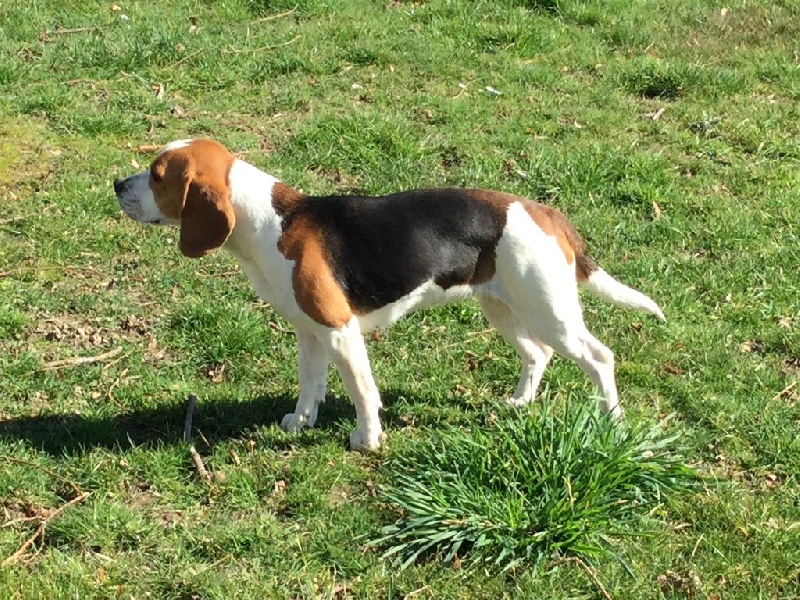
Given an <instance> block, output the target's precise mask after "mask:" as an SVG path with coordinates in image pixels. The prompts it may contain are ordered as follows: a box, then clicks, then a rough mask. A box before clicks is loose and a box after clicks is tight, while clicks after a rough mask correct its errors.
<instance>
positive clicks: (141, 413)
mask: <svg viewBox="0 0 800 600" xmlns="http://www.w3.org/2000/svg"><path fill="white" fill-rule="evenodd" d="M381 398H382V401H383V405H384V410H383V411H382V415H381V417H382V421H383V424H384V426H385V427H387V428H390V429H402V428H404V427H406V426H407V422H406V421H405V420H404V419H403V413H404V412H405V411H404V409H403V406H405V408H406V409H408V406H409V405H410V406H412V407H413V406H420V407H424V406H428V405H429V404H430V402H429V399H427V398H424V397H415V396H410V395H409V394H408V393H407V392H404V391H403V390H399V389H389V390H384V391H383V393H382V394H381ZM296 402H297V398H296V396H291V395H288V394H286V395H273V396H258V397H256V398H252V399H250V400H239V399H234V398H204V399H201V400H199V401H198V402H197V404H196V407H195V410H194V412H193V420H192V430H193V431H194V432H195V437H197V432H201V433H202V435H203V437H204V438H205V439H206V440H207V441H208V442H209V443H210V444H212V445H213V444H215V443H218V442H225V441H227V440H231V439H237V438H239V439H241V438H245V437H250V436H253V435H259V432H261V433H263V429H264V428H269V427H275V430H274V431H272V432H271V433H269V434H268V437H269V439H270V443H272V444H273V446H274V447H275V448H276V449H278V448H281V447H286V448H288V447H308V446H314V445H319V444H323V443H327V442H329V441H331V440H334V441H338V442H341V444H342V445H343V446H345V445H346V444H347V440H348V438H349V434H350V432H351V431H352V430H353V429H354V428H355V426H356V424H355V416H356V415H355V408H354V406H353V403H352V402H351V401H350V399H349V398H347V397H340V396H331V395H328V397H327V398H326V401H325V402H324V403H323V404H321V405H320V408H319V415H318V417H317V422H316V425H315V426H314V429H313V430H311V431H309V432H306V431H304V432H301V433H300V434H299V435H289V434H283V433H282V432H280V431H279V427H278V425H280V422H281V419H282V418H283V416H284V415H285V414H287V413H290V412H292V411H293V410H294V407H295V403H296ZM431 408H432V410H431V416H430V418H431V419H432V420H434V421H435V420H436V416H435V412H436V411H435V410H433V407H431ZM186 413H187V403H186V401H185V400H181V401H178V400H176V401H174V402H170V403H165V404H161V405H159V406H157V407H153V408H145V409H141V410H134V411H130V412H125V413H122V414H115V415H108V416H88V415H83V414H78V413H66V414H50V415H35V416H26V417H17V418H10V419H7V420H5V421H0V440H3V441H7V442H13V441H24V442H26V443H27V444H28V445H29V446H30V447H32V448H36V449H38V450H41V451H43V452H46V453H48V454H50V455H53V456H61V455H81V454H85V453H88V452H91V451H92V450H93V449H96V448H105V449H108V450H112V451H121V450H125V449H128V448H131V447H140V446H143V447H154V446H157V445H165V444H166V445H175V444H180V443H182V441H183V436H184V427H185V420H186ZM316 431H322V432H324V434H323V435H320V434H318V433H315V432H316Z"/></svg>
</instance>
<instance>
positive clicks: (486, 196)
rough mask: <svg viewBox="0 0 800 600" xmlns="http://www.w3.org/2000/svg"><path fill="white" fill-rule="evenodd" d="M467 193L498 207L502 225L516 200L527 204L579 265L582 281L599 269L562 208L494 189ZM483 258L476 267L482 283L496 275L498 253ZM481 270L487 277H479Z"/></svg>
mask: <svg viewBox="0 0 800 600" xmlns="http://www.w3.org/2000/svg"><path fill="white" fill-rule="evenodd" d="M467 193H468V195H469V196H471V197H472V198H475V199H476V200H480V201H481V202H486V203H487V204H490V205H492V206H493V207H496V210H497V213H498V218H499V219H502V224H503V226H505V222H506V215H507V212H508V206H509V204H511V203H512V202H519V203H521V204H522V205H523V206H524V207H525V210H526V211H527V212H528V214H529V215H530V216H531V219H533V220H534V222H535V223H536V224H537V225H538V226H539V227H540V228H541V230H542V231H544V232H545V233H546V234H547V235H551V236H553V237H554V238H556V241H557V242H558V246H559V248H561V251H562V252H563V253H564V257H565V258H566V259H567V263H568V264H573V263H574V264H575V273H576V276H577V279H578V281H584V280H586V279H587V278H588V277H589V276H590V275H591V274H592V273H593V272H594V271H596V270H597V265H596V264H595V262H594V261H593V260H592V258H591V257H590V256H589V255H587V254H586V244H585V242H584V241H583V238H582V237H581V235H580V234H579V233H578V231H577V230H576V229H575V227H574V225H572V223H571V222H570V220H569V219H567V217H566V216H565V215H564V214H563V213H562V212H560V211H558V210H556V209H555V208H552V207H550V206H547V205H544V204H540V203H538V202H533V201H531V200H527V199H526V198H521V197H519V196H514V195H512V194H506V193H503V192H495V191H491V190H467ZM480 258H481V260H479V263H478V265H477V266H476V269H475V277H473V280H472V282H474V283H481V282H482V281H487V280H488V279H491V278H492V276H493V275H494V256H493V252H492V253H491V255H489V253H486V252H484V253H482V254H481V257H480ZM479 272H480V275H481V276H482V277H485V279H483V278H479Z"/></svg>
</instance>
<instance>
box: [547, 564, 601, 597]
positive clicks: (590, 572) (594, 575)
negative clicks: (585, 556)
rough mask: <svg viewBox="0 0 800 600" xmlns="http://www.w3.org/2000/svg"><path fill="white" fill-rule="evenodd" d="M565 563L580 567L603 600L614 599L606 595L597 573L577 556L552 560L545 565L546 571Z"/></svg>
mask: <svg viewBox="0 0 800 600" xmlns="http://www.w3.org/2000/svg"><path fill="white" fill-rule="evenodd" d="M565 563H575V564H576V565H578V566H579V567H581V568H582V569H583V570H584V571H586V573H587V574H588V575H589V577H590V578H591V580H592V581H593V582H594V584H595V585H596V586H597V588H598V589H599V590H600V593H601V594H603V598H605V599H606V600H614V598H612V596H611V594H609V593H608V590H607V589H606V588H605V586H604V585H603V582H602V581H600V579H599V578H598V577H597V573H595V571H594V569H593V568H592V567H590V566H589V565H587V564H586V563H585V562H584V561H583V560H581V559H580V558H578V557H577V556H569V557H566V558H559V559H558V560H554V561H553V562H551V563H550V564H549V565H547V570H548V571H550V570H551V569H554V568H556V567H557V566H559V565H563V564H565Z"/></svg>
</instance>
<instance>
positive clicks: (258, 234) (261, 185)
mask: <svg viewBox="0 0 800 600" xmlns="http://www.w3.org/2000/svg"><path fill="white" fill-rule="evenodd" d="M228 182H229V186H230V189H231V204H233V211H234V214H235V215H236V226H235V227H234V230H233V232H232V233H231V236H230V238H228V242H227V243H226V246H227V247H228V248H229V249H230V250H233V251H234V253H236V251H237V250H238V251H239V253H243V254H245V255H246V254H249V252H248V246H250V244H251V243H252V241H253V240H255V239H256V238H263V237H265V236H269V237H273V236H274V237H275V239H276V242H277V238H278V237H279V236H280V231H281V214H280V213H279V211H278V210H276V206H275V205H274V202H273V200H274V198H273V194H274V192H276V191H279V190H281V189H282V188H287V189H290V190H291V188H289V187H288V186H285V185H284V184H282V183H280V182H279V181H278V179H277V178H275V177H273V176H272V175H269V174H267V173H265V172H264V171H262V170H260V169H258V168H256V167H254V166H253V165H251V164H249V163H246V162H244V161H243V160H238V159H237V160H236V161H235V162H234V163H233V166H232V167H231V171H230V173H229V175H228ZM296 193H297V192H296Z"/></svg>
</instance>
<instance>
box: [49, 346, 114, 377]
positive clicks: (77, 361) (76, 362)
mask: <svg viewBox="0 0 800 600" xmlns="http://www.w3.org/2000/svg"><path fill="white" fill-rule="evenodd" d="M120 352H122V348H121V347H118V348H114V349H113V350H109V351H108V352H104V353H103V354H98V355H97V356H75V357H74V358H65V359H62V360H54V361H52V362H49V363H45V365H44V367H42V368H43V370H45V371H49V370H52V369H60V368H62V367H79V366H81V365H90V364H92V363H97V362H103V361H104V360H108V359H109V358H114V357H115V356H116V355H117V354H119V353H120Z"/></svg>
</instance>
